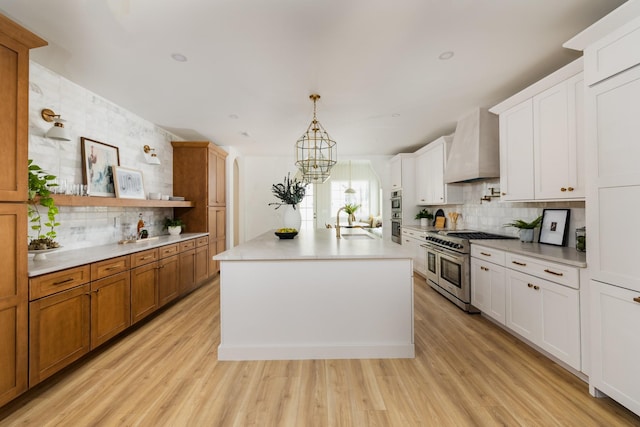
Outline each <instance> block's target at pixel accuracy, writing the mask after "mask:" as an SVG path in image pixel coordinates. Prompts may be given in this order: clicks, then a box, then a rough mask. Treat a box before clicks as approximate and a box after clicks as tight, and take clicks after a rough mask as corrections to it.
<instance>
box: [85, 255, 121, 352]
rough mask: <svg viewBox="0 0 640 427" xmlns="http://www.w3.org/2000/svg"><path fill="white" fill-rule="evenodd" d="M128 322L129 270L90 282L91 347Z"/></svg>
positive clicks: (113, 334) (108, 337) (118, 331)
mask: <svg viewBox="0 0 640 427" xmlns="http://www.w3.org/2000/svg"><path fill="white" fill-rule="evenodd" d="M127 259H128V257H127ZM92 267H93V266H92ZM130 324H131V281H130V278H129V272H128V271H126V272H122V273H118V274H115V275H113V276H109V277H106V278H104V279H100V280H97V281H95V282H91V349H94V348H96V347H97V346H99V345H100V344H102V343H104V342H105V341H107V340H108V339H110V338H112V337H114V336H115V335H117V334H118V333H120V332H122V331H124V330H125V329H126V328H127V327H128V326H129V325H130Z"/></svg>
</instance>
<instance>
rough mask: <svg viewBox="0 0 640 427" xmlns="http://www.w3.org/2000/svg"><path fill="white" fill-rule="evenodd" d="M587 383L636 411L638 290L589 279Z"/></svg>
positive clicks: (639, 388)
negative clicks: (590, 362) (589, 347)
mask: <svg viewBox="0 0 640 427" xmlns="http://www.w3.org/2000/svg"><path fill="white" fill-rule="evenodd" d="M591 301H592V305H591V307H592V310H591V313H592V319H591V328H592V342H591V349H592V355H591V356H592V361H593V363H592V365H591V374H590V376H589V384H590V385H591V386H593V387H595V388H597V389H598V390H600V391H602V392H604V393H606V394H607V395H609V396H610V397H611V398H613V399H615V400H617V401H618V402H620V403H621V404H623V405H624V406H626V407H627V408H629V409H630V410H632V411H633V412H635V413H636V414H640V382H638V378H640V364H639V363H638V355H639V354H640V334H638V330H637V326H638V325H640V292H637V291H632V290H629V289H625V288H620V287H618V286H613V285H609V284H606V283H602V282H598V281H595V280H592V281H591Z"/></svg>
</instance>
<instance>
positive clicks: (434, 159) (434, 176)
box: [403, 136, 462, 205]
mask: <svg viewBox="0 0 640 427" xmlns="http://www.w3.org/2000/svg"><path fill="white" fill-rule="evenodd" d="M452 141H453V137H452V136H443V137H440V138H438V139H436V140H435V141H433V142H431V143H430V144H427V145H426V146H424V147H423V148H421V149H420V150H418V151H416V152H415V155H416V160H415V162H416V163H415V168H416V175H415V176H416V183H415V188H416V201H417V204H418V205H445V204H451V203H461V202H462V187H461V186H460V185H456V184H445V182H444V170H445V166H446V163H447V156H448V154H449V149H450V148H451V142H452ZM403 196H404V194H403Z"/></svg>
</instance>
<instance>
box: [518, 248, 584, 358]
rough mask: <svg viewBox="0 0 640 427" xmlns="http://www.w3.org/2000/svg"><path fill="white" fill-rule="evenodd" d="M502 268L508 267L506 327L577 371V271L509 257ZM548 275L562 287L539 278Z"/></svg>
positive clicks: (578, 353)
mask: <svg viewBox="0 0 640 427" xmlns="http://www.w3.org/2000/svg"><path fill="white" fill-rule="evenodd" d="M505 265H506V266H507V267H508V268H507V270H506V290H507V294H506V312H507V315H506V326H507V327H508V328H509V329H511V330H513V331H514V332H516V333H517V334H518V335H520V336H522V337H523V338H525V339H527V340H528V341H530V342H532V343H533V344H535V345H537V346H539V347H540V348H542V349H543V350H545V351H547V352H548V353H549V354H551V355H553V356H555V357H557V358H558V359H560V360H562V361H563V362H564V363H566V364H567V365H569V366H571V367H572V368H575V369H576V370H581V352H580V351H581V347H580V297H579V291H578V288H579V273H578V270H577V268H574V267H569V266H563V267H562V269H561V268H559V266H560V264H557V263H548V262H546V261H543V260H539V259H534V258H530V257H523V256H519V255H517V256H514V255H513V254H510V253H507V256H506V259H505ZM512 266H513V267H514V268H515V269H513V268H512ZM523 271H527V272H529V273H530V274H527V273H525V272H523ZM549 272H551V273H549ZM548 275H551V276H553V278H554V280H556V281H557V282H560V283H564V284H560V283H556V282H552V281H550V280H546V279H543V278H541V277H540V276H542V277H547V276H548Z"/></svg>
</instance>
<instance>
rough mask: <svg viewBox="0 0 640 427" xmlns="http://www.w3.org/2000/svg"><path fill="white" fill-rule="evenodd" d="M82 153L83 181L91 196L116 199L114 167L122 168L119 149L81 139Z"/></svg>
mask: <svg viewBox="0 0 640 427" xmlns="http://www.w3.org/2000/svg"><path fill="white" fill-rule="evenodd" d="M80 149H81V152H82V179H83V180H84V183H85V184H86V185H87V193H88V194H89V195H90V196H102V197H115V196H116V191H115V187H114V184H113V166H120V151H119V150H118V147H115V146H113V145H109V144H105V143H104V142H99V141H94V140H93V139H89V138H85V137H84V136H83V137H81V138H80Z"/></svg>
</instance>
